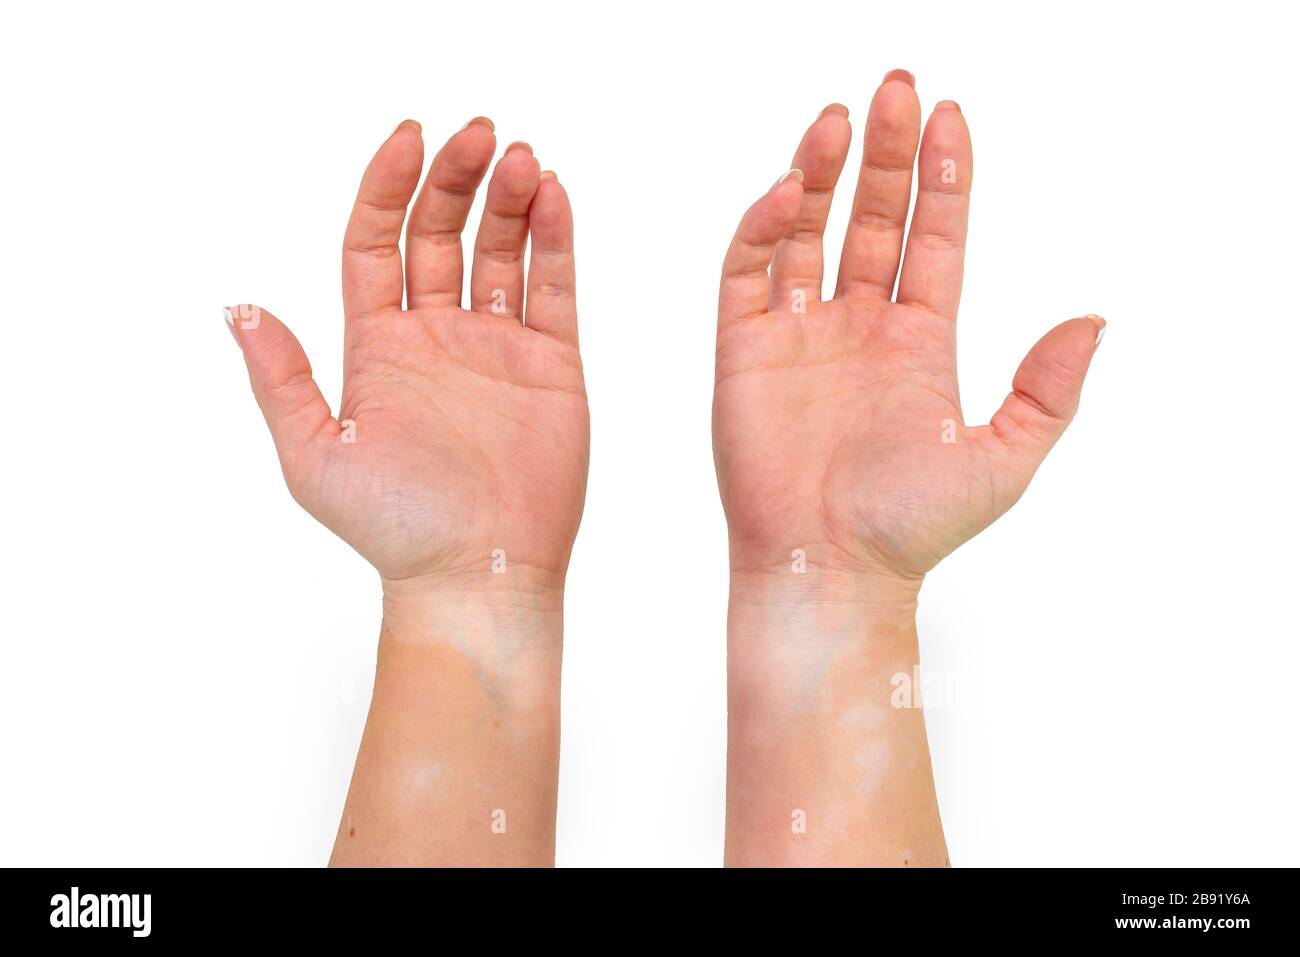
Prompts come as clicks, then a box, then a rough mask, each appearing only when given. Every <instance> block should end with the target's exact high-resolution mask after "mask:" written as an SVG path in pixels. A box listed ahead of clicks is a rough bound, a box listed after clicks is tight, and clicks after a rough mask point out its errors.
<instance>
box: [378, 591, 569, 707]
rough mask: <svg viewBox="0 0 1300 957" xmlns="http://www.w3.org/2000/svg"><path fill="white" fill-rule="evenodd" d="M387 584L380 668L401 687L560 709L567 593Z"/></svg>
mask: <svg viewBox="0 0 1300 957" xmlns="http://www.w3.org/2000/svg"><path fill="white" fill-rule="evenodd" d="M511 574H512V575H513V580H510V581H504V580H503V579H506V578H507V577H509V576H505V575H492V576H482V577H483V580H480V581H469V580H466V579H442V580H439V581H437V582H432V581H428V580H419V579H404V580H401V581H391V580H385V581H384V583H383V584H384V604H383V626H382V630H381V632H380V641H379V662H378V665H379V670H380V672H381V673H384V672H386V671H387V672H400V673H401V679H400V680H401V682H402V683H403V684H415V685H424V686H431V685H438V686H443V687H446V686H448V685H456V684H458V683H459V684H473V685H474V686H475V687H476V688H477V689H478V690H481V691H483V692H485V693H488V694H489V695H490V696H492V697H494V698H496V699H497V700H498V702H499V703H500V704H501V705H503V706H505V705H509V706H510V707H511V708H512V709H521V710H522V711H523V712H534V711H537V710H538V709H542V710H548V709H551V708H555V707H558V702H559V685H560V658H561V652H562V649H563V644H564V591H563V583H562V582H561V583H560V584H559V586H558V587H555V586H552V585H551V584H549V583H543V582H540V581H538V580H537V579H536V578H533V577H530V576H525V575H519V574H516V573H515V572H514V570H513V569H512V571H511Z"/></svg>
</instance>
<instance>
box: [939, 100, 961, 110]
mask: <svg viewBox="0 0 1300 957" xmlns="http://www.w3.org/2000/svg"><path fill="white" fill-rule="evenodd" d="M934 108H935V109H936V110H956V111H957V112H958V113H960V112H961V107H960V106H958V105H957V101H956V100H940V101H939V102H938V103H936V104H935V105H934Z"/></svg>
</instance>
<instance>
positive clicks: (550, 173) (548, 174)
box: [539, 169, 560, 182]
mask: <svg viewBox="0 0 1300 957" xmlns="http://www.w3.org/2000/svg"><path fill="white" fill-rule="evenodd" d="M539 178H540V179H553V180H555V181H556V182H559V180H560V177H558V176H556V175H555V171H554V170H549V169H544V170H542V175H541V176H540V177H539Z"/></svg>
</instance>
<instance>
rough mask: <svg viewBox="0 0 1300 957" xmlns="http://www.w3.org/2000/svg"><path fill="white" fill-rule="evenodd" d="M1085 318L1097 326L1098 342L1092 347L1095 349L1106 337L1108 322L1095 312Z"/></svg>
mask: <svg viewBox="0 0 1300 957" xmlns="http://www.w3.org/2000/svg"><path fill="white" fill-rule="evenodd" d="M1083 318H1085V319H1091V320H1092V321H1093V322H1095V323H1096V324H1097V341H1096V342H1094V343H1093V344H1092V347H1093V348H1094V349H1095V348H1097V347H1098V346H1099V345H1101V340H1102V339H1104V338H1105V337H1106V320H1105V319H1103V318H1102V317H1101V316H1099V315H1097V314H1096V313H1095V312H1090V313H1088V314H1087V315H1086V316H1084V317H1083Z"/></svg>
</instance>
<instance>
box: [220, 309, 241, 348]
mask: <svg viewBox="0 0 1300 957" xmlns="http://www.w3.org/2000/svg"><path fill="white" fill-rule="evenodd" d="M221 314H222V316H223V318H225V320H226V328H227V329H229V330H230V338H232V339H234V340H235V342H236V343H238V342H239V334H238V333H236V332H235V309H234V307H233V306H222V307H221Z"/></svg>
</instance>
